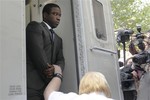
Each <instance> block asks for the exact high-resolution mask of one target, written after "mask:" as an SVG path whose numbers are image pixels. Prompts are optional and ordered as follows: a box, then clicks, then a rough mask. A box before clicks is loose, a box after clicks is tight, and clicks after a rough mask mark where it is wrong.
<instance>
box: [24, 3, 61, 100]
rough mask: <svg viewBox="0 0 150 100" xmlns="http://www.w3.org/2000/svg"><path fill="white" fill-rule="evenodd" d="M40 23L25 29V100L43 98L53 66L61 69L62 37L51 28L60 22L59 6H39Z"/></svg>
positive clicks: (29, 25) (52, 73)
mask: <svg viewBox="0 0 150 100" xmlns="http://www.w3.org/2000/svg"><path fill="white" fill-rule="evenodd" d="M42 15H43V22H41V23H38V22H35V21H33V22H30V23H29V24H28V26H27V28H26V48H27V100H44V98H43V91H44V89H45V87H46V86H47V84H48V83H49V81H51V79H52V78H53V75H54V66H59V67H61V69H62V70H63V69H64V56H63V51H62V39H61V38H60V37H59V36H58V35H57V34H56V33H55V32H54V31H53V28H56V27H57V26H58V24H59V22H60V17H61V9H60V7H59V6H58V5H56V4H53V3H49V4H46V5H45V6H44V8H43V12H42Z"/></svg>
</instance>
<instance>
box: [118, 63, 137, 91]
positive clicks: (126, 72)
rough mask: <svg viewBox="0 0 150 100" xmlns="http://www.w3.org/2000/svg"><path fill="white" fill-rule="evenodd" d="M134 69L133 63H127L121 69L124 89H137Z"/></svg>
mask: <svg viewBox="0 0 150 100" xmlns="http://www.w3.org/2000/svg"><path fill="white" fill-rule="evenodd" d="M132 71H133V70H132V68H131V65H127V66H125V67H124V68H123V69H121V70H120V78H121V86H122V91H133V90H136V86H135V80H134V79H133V74H132V73H131V72H132Z"/></svg>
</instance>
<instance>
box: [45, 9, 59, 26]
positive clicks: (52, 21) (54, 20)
mask: <svg viewBox="0 0 150 100" xmlns="http://www.w3.org/2000/svg"><path fill="white" fill-rule="evenodd" d="M60 17H61V10H60V8H58V7H53V8H52V9H51V12H49V14H48V15H47V17H46V18H45V21H46V22H47V23H48V24H49V25H50V26H51V27H52V28H56V27H57V26H58V25H59V22H60Z"/></svg>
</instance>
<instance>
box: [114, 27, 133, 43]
mask: <svg viewBox="0 0 150 100" xmlns="http://www.w3.org/2000/svg"><path fill="white" fill-rule="evenodd" d="M133 33H134V31H133V30H130V29H129V30H119V31H118V34H117V41H118V42H122V43H124V42H127V41H129V39H130V35H131V34H133Z"/></svg>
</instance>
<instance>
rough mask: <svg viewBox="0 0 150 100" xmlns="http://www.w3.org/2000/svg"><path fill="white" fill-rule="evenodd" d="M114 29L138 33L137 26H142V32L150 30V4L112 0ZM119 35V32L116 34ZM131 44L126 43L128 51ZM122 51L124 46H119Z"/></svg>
mask: <svg viewBox="0 0 150 100" xmlns="http://www.w3.org/2000/svg"><path fill="white" fill-rule="evenodd" d="M111 6H112V14H113V21H114V29H115V30H116V31H117V30H118V29H132V30H133V31H134V33H137V29H136V26H137V25H141V27H142V32H144V33H145V32H147V31H148V30H150V2H149V3H143V2H142V0H111ZM116 33H117V32H116ZM128 45H129V43H126V50H128ZM117 47H118V49H119V50H120V49H122V44H120V45H117Z"/></svg>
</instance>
